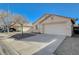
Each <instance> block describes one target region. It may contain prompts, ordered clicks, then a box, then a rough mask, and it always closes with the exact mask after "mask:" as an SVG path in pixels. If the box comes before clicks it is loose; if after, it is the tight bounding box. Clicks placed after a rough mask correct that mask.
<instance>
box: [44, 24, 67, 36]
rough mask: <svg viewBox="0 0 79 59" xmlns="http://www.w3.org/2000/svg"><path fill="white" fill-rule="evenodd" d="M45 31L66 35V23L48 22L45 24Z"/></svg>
mask: <svg viewBox="0 0 79 59" xmlns="http://www.w3.org/2000/svg"><path fill="white" fill-rule="evenodd" d="M44 33H46V34H57V35H58V34H60V35H66V26H65V24H47V25H44Z"/></svg>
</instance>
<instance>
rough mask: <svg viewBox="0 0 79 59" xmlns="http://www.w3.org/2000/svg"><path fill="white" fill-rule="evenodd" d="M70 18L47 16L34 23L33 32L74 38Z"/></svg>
mask: <svg viewBox="0 0 79 59" xmlns="http://www.w3.org/2000/svg"><path fill="white" fill-rule="evenodd" d="M71 20H72V19H71V18H69V17H64V16H60V15H55V14H45V15H44V16H42V17H41V18H40V19H39V20H37V21H36V22H35V23H33V32H39V33H43V34H54V35H66V36H72V33H73V23H72V21H71Z"/></svg>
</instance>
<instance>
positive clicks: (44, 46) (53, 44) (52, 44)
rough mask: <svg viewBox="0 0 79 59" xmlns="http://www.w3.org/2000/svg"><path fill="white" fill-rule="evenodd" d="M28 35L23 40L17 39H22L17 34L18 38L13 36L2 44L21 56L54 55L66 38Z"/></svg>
mask: <svg viewBox="0 0 79 59" xmlns="http://www.w3.org/2000/svg"><path fill="white" fill-rule="evenodd" d="M18 35H19V36H18ZM27 35H28V34H24V36H22V37H21V38H22V39H18V38H16V37H17V36H18V37H20V34H17V35H16V37H14V36H12V37H10V38H11V39H10V38H8V39H6V40H2V42H3V43H4V45H6V46H7V47H8V48H10V49H12V51H13V50H14V51H16V52H17V53H18V54H21V55H32V54H34V55H52V54H53V52H54V51H55V50H56V49H57V47H58V46H59V45H60V44H61V43H62V42H63V40H64V39H65V37H66V36H62V35H48V34H34V35H33V34H32V35H31V36H27ZM12 38H13V40H12Z"/></svg>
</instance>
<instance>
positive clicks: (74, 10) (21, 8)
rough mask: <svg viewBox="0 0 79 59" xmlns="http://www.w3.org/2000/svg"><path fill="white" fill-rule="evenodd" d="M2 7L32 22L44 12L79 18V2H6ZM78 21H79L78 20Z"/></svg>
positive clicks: (0, 7)
mask: <svg viewBox="0 0 79 59" xmlns="http://www.w3.org/2000/svg"><path fill="white" fill-rule="evenodd" d="M0 9H3V10H9V11H10V12H12V13H18V14H21V15H23V16H25V18H27V19H28V21H29V22H30V23H33V22H35V21H36V20H38V19H39V18H40V17H41V16H42V15H43V14H45V13H49V14H57V15H62V16H67V17H72V18H79V4H73V3H71V4H68V3H66V4H64V3H63V4H61V3H57V4H56V3H51V4H47V3H43V4H42V3H36V4H35V3H25V4H24V3H23V4H22V3H19V4H18V3H16V4H14V3H12V4H11V3H8V4H7V3H6V4H3V3H2V4H0ZM76 23H79V21H77V22H76Z"/></svg>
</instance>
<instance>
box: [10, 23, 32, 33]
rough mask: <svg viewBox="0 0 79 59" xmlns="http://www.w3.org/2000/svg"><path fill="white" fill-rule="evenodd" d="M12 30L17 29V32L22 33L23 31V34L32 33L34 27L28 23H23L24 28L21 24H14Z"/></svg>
mask: <svg viewBox="0 0 79 59" xmlns="http://www.w3.org/2000/svg"><path fill="white" fill-rule="evenodd" d="M10 28H15V29H16V31H19V32H21V31H22V30H23V32H27V33H28V32H30V31H31V29H32V25H30V24H27V23H23V27H22V26H21V24H19V23H17V22H16V23H12V25H11V26H10Z"/></svg>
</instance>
